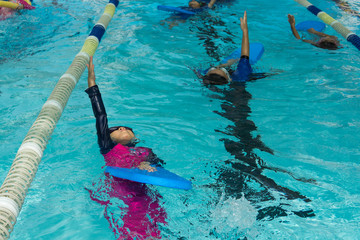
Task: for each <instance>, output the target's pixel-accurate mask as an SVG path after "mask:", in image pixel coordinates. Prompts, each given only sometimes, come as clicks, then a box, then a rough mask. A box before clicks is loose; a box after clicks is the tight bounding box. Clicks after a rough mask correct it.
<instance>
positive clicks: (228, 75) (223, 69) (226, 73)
mask: <svg viewBox="0 0 360 240" xmlns="http://www.w3.org/2000/svg"><path fill="white" fill-rule="evenodd" d="M216 69H220V70H221V71H223V72H224V73H225V75H226V77H227V80H229V81H231V77H230V74H229V72H228V71H227V70H226V69H225V68H219V67H212V68H210V69H209V70H208V71H207V72H206V74H205V75H208V74H209V72H211V71H213V70H216Z"/></svg>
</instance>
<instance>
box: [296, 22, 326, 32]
mask: <svg viewBox="0 0 360 240" xmlns="http://www.w3.org/2000/svg"><path fill="white" fill-rule="evenodd" d="M325 27H326V24H325V23H323V22H319V21H304V22H301V23H298V24H296V26H295V28H296V30H298V31H306V30H308V29H309V28H314V29H315V30H316V31H318V32H322V31H324V29H325Z"/></svg>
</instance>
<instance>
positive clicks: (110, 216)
mask: <svg viewBox="0 0 360 240" xmlns="http://www.w3.org/2000/svg"><path fill="white" fill-rule="evenodd" d="M150 152H151V149H149V148H144V147H125V146H122V145H121V144H118V145H116V146H115V147H114V148H113V149H111V150H110V152H108V153H106V154H104V155H103V156H104V158H105V161H106V166H113V167H124V168H132V167H136V166H138V165H139V163H140V162H143V161H146V158H147V157H148V155H149V153H150ZM93 186H94V187H95V189H96V191H93V190H89V189H87V190H88V191H89V192H90V197H91V199H92V200H94V201H96V202H98V203H100V204H102V205H104V206H105V212H104V216H105V218H106V219H107V220H108V221H109V223H110V227H111V229H112V230H113V232H114V234H115V236H116V237H117V239H119V240H120V239H124V240H130V239H144V240H145V239H161V234H160V233H161V232H160V230H159V229H158V224H159V223H161V224H166V221H165V219H166V212H165V210H164V209H163V208H162V207H161V206H160V203H159V200H160V199H161V196H160V195H159V194H158V193H157V192H155V191H154V190H152V189H149V188H148V186H147V185H146V184H142V183H137V182H133V181H129V180H124V179H120V178H116V177H112V176H109V175H108V174H106V175H105V178H104V179H102V180H101V182H100V183H99V184H93ZM116 199H120V200H122V201H123V203H124V204H125V205H126V206H124V205H123V204H119V203H118V202H116ZM112 201H115V203H112ZM121 220H122V221H121Z"/></svg>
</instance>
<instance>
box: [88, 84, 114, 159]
mask: <svg viewBox="0 0 360 240" xmlns="http://www.w3.org/2000/svg"><path fill="white" fill-rule="evenodd" d="M85 92H86V93H87V94H88V95H89V98H90V101H91V105H92V109H93V112H94V116H95V118H96V132H97V136H98V144H99V147H100V152H101V154H106V153H108V152H109V151H110V150H111V149H112V148H113V147H114V146H115V143H114V142H113V141H112V140H111V138H110V132H109V127H108V120H107V115H106V111H105V106H104V103H103V101H102V98H101V94H100V91H99V88H98V86H97V85H95V86H92V87H89V88H88V89H86V90H85Z"/></svg>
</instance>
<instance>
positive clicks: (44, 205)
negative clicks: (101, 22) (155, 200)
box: [0, 0, 360, 239]
mask: <svg viewBox="0 0 360 240" xmlns="http://www.w3.org/2000/svg"><path fill="white" fill-rule="evenodd" d="M311 2H312V3H313V4H314V5H316V6H318V7H319V8H321V9H322V10H324V11H326V12H327V13H328V14H329V15H331V16H333V17H334V18H335V19H338V20H340V21H341V22H342V23H343V24H344V25H345V26H347V27H348V28H349V29H350V30H352V31H354V32H356V33H358V34H359V28H358V25H359V19H358V18H355V17H353V16H349V15H347V14H345V13H343V12H342V11H341V10H340V9H338V8H337V7H336V5H335V4H334V3H333V2H332V1H326V2H323V1H319V0H316V1H314V0H313V1H311ZM182 3H183V1H178V0H177V1H174V2H172V4H173V5H181V4H182ZM349 3H350V4H351V5H352V6H353V8H354V9H357V10H358V11H360V6H359V3H358V2H356V1H349ZM105 4H106V1H101V2H96V1H83V2H66V1H58V4H57V5H53V4H52V2H51V1H44V2H43V3H40V2H39V3H37V10H35V11H31V12H26V13H24V14H22V15H21V16H17V17H16V18H12V19H8V20H6V21H4V22H2V23H1V26H2V29H1V30H0V39H1V43H2V44H1V46H0V48H1V55H0V63H1V64H0V72H1V82H0V86H1V87H0V91H1V93H0V97H1V100H2V102H3V104H1V111H0V114H1V118H0V119H1V121H2V124H1V127H0V133H1V135H0V136H1V142H2V144H1V151H0V152H1V159H3V161H1V163H0V168H1V170H2V171H1V177H2V179H4V178H5V176H6V174H7V171H8V169H9V167H10V165H11V163H12V161H13V159H14V156H15V153H16V151H17V149H18V147H19V145H20V144H21V142H22V140H23V138H24V136H25V135H26V133H27V131H28V129H29V128H30V126H31V125H32V123H33V121H34V119H35V118H36V116H37V114H38V112H39V110H40V109H41V107H42V105H43V104H44V102H45V101H46V99H47V97H48V96H49V95H50V93H51V91H52V89H53V87H54V85H55V84H56V82H57V80H58V78H59V77H60V76H61V75H62V74H63V73H64V71H65V70H66V69H67V67H68V66H69V65H70V63H71V61H72V60H73V58H74V56H75V54H76V53H77V52H78V51H79V50H80V48H81V46H82V44H83V42H84V40H85V38H86V36H87V35H88V33H89V31H90V30H91V27H92V26H93V24H94V23H95V22H96V20H97V19H98V17H99V16H100V14H101V13H102V11H103V7H104V5H105ZM159 4H161V5H168V4H169V3H168V2H165V1H158V2H151V3H150V2H147V1H124V2H120V4H119V6H118V8H117V11H116V14H115V16H114V18H113V20H112V22H111V23H110V26H109V28H108V30H107V33H106V34H105V36H104V38H103V40H102V42H101V44H100V46H99V48H98V50H97V52H96V54H95V58H94V59H95V69H96V74H97V82H98V84H99V87H100V89H101V92H102V94H103V98H104V102H105V105H106V107H107V112H108V116H109V121H110V123H111V124H117V123H119V122H120V123H124V124H126V125H128V126H131V127H133V128H134V129H135V132H136V134H137V136H138V137H139V138H140V139H141V140H142V142H141V144H140V145H141V146H147V147H151V148H152V149H153V151H154V152H155V153H156V154H157V155H158V156H159V157H160V158H162V159H164V160H165V162H166V168H167V169H169V170H171V171H173V172H176V173H177V174H179V175H181V176H183V177H186V178H188V179H191V180H192V182H193V186H194V189H193V190H191V191H188V192H185V191H179V190H173V189H166V188H161V187H154V188H153V189H155V190H156V191H157V192H158V193H159V194H160V195H161V196H162V199H161V201H160V202H161V205H162V207H163V208H164V209H165V211H166V213H167V224H166V225H161V228H160V230H161V233H162V236H163V239H239V238H240V239H243V238H245V237H247V238H248V239H306V238H315V239H354V238H355V239H356V237H357V236H359V230H358V229H359V215H360V211H359V200H358V196H359V194H358V192H359V187H358V184H357V183H358V181H359V180H360V175H359V174H358V171H359V168H360V167H359V163H358V162H359V153H358V151H357V147H358V146H359V140H358V136H359V130H358V129H359V121H358V118H357V115H358V113H359V111H358V107H359V86H358V85H359V84H358V80H359V74H358V70H359V67H360V66H359V57H358V52H357V49H356V48H354V47H353V46H352V45H351V44H349V43H347V42H346V41H345V40H343V39H341V43H342V44H343V46H344V48H342V49H340V50H337V51H334V52H329V51H326V50H323V49H318V48H314V47H312V46H310V45H307V44H303V43H300V42H297V41H296V40H295V39H293V37H292V36H291V33H290V29H289V26H288V22H287V17H286V15H287V13H293V14H294V15H295V17H296V20H297V21H298V22H299V21H301V20H308V19H311V20H316V18H315V17H314V16H313V15H312V14H310V13H309V12H307V11H306V10H305V9H304V8H303V7H302V6H300V5H298V4H297V3H296V2H294V1H280V2H279V1H278V2H277V4H278V6H276V7H274V5H273V4H274V3H271V2H263V1H258V0H256V1H252V2H251V3H245V2H234V3H232V4H231V3H229V4H228V5H225V6H224V7H221V8H217V9H216V10H214V11H212V12H211V15H205V16H206V17H204V16H201V17H196V18H194V19H189V20H188V21H187V22H186V23H182V24H180V25H179V26H175V27H173V28H172V29H169V28H168V27H167V26H163V25H161V24H160V21H161V20H163V19H165V18H166V17H168V14H166V13H163V12H158V11H157V10H156V6H157V5H159ZM245 9H246V10H247V12H248V22H249V32H250V41H252V42H261V43H263V44H264V46H265V54H264V56H263V58H262V59H261V61H260V62H259V63H258V64H257V68H258V71H260V72H266V73H271V74H273V75H271V76H268V77H266V78H263V79H258V80H256V81H252V82H250V83H248V84H247V85H246V87H245V88H242V87H237V86H229V87H222V88H220V89H214V88H210V89H208V88H206V87H204V86H203V85H201V83H200V82H199V81H198V80H197V79H196V77H195V76H194V74H193V72H192V71H191V70H190V69H189V68H188V67H187V66H189V67H204V66H208V65H209V64H210V63H214V62H215V59H217V58H221V56H226V55H227V54H228V53H230V52H231V51H232V50H233V49H234V48H236V47H237V46H239V44H240V40H241V39H240V28H239V26H238V22H239V21H238V18H239V17H240V16H242V13H243V11H244V10H245ZM289 9H291V10H289ZM209 14H210V13H209ZM14 29H16V31H14ZM326 32H328V33H330V34H336V33H335V32H334V31H333V30H332V29H331V28H329V27H328V28H327V30H326ZM339 38H340V37H339ZM86 87H87V83H86V73H85V74H84V75H83V77H82V78H81V80H80V81H79V83H78V85H77V86H76V88H75V90H74V92H73V94H72V96H71V98H70V100H69V102H68V105H67V107H66V109H65V111H64V112H63V116H62V118H61V119H60V121H59V123H58V124H57V128H56V129H55V131H54V133H53V135H52V138H51V140H50V141H49V144H48V147H47V149H46V150H45V152H44V157H43V160H42V163H41V164H40V168H39V170H38V173H37V175H36V177H35V179H34V181H33V183H32V185H31V188H30V190H29V192H28V195H27V197H26V200H25V204H24V206H23V208H22V211H21V213H20V215H19V217H18V222H17V224H16V225H15V228H14V231H13V233H12V235H11V239H114V238H115V237H114V234H113V232H112V230H111V229H109V223H108V221H107V220H106V219H105V218H104V216H103V211H104V207H103V206H102V205H100V204H98V203H96V202H94V201H92V200H91V199H90V197H89V193H88V192H87V191H86V190H85V188H93V186H92V183H94V182H95V183H96V182H98V181H99V179H101V178H102V175H103V170H104V169H103V168H102V167H103V165H104V162H103V158H102V156H101V155H100V154H99V151H98V146H97V143H96V132H95V128H94V125H95V120H94V118H93V117H92V111H91V107H90V103H89V100H88V97H87V96H86V94H85V93H84V90H85V89H86ZM257 136H261V138H260V139H259V138H256V137H257ZM269 152H273V154H270V153H269ZM241 153H243V154H241ZM244 153H246V154H244ZM232 154H237V155H235V156H234V155H232ZM261 161H263V162H265V163H266V166H269V168H270V169H263V170H262V171H261V173H258V172H257V171H258V170H257V169H256V168H250V169H251V170H254V169H255V170H254V172H252V175H251V174H249V173H247V169H248V168H247V166H248V165H250V164H253V165H256V166H257V165H258V164H260V163H261ZM250 166H251V165H250ZM275 170H277V171H275ZM281 170H286V171H287V172H289V173H291V174H289V173H285V172H284V171H281ZM293 177H294V178H293ZM295 178H296V179H300V180H304V181H299V180H296V179H295ZM306 180H308V181H306ZM311 180H312V181H311ZM272 181H273V182H274V183H275V184H276V186H278V188H279V187H283V188H286V189H289V191H288V190H285V192H287V193H288V195H284V194H283V192H284V191H280V190H273V189H266V188H264V187H262V186H261V185H260V183H263V182H265V183H266V184H267V185H272V186H274V185H273V184H274V183H273V182H272ZM266 184H265V186H267V185H266ZM263 186H264V185H263ZM294 192H298V193H299V194H300V195H301V196H296V194H293V195H291V194H292V193H294ZM243 193H244V195H243ZM289 196H295V197H294V198H295V199H288V198H289ZM307 199H309V200H311V201H308V200H307ZM112 200H113V199H112ZM113 203H114V205H113V206H115V205H116V204H119V205H121V203H119V202H118V203H117V202H116V201H115V200H113ZM114 211H115V210H114ZM121 214H122V213H121V212H116V216H120V215H121Z"/></svg>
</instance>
